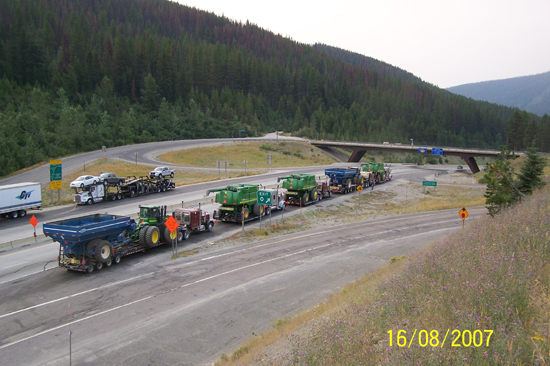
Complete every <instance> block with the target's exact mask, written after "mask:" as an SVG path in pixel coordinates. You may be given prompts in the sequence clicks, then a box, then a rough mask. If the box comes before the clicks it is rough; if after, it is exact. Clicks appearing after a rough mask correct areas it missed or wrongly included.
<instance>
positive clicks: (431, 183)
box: [422, 180, 437, 187]
mask: <svg viewBox="0 0 550 366" xmlns="http://www.w3.org/2000/svg"><path fill="white" fill-rule="evenodd" d="M422 185H423V186H427V187H437V182H436V181H433V180H424V181H422Z"/></svg>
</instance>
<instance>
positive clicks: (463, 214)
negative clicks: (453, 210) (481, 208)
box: [458, 207, 469, 221]
mask: <svg viewBox="0 0 550 366" xmlns="http://www.w3.org/2000/svg"><path fill="white" fill-rule="evenodd" d="M458 214H459V215H460V218H461V219H462V221H464V220H466V218H467V217H468V216H469V215H468V210H466V207H462V210H460V211H458Z"/></svg>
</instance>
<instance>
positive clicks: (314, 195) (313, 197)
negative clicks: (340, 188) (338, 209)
mask: <svg viewBox="0 0 550 366" xmlns="http://www.w3.org/2000/svg"><path fill="white" fill-rule="evenodd" d="M317 197H318V196H317V190H316V189H313V190H311V192H309V200H310V201H313V202H315V201H317Z"/></svg>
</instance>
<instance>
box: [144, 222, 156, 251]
mask: <svg viewBox="0 0 550 366" xmlns="http://www.w3.org/2000/svg"><path fill="white" fill-rule="evenodd" d="M140 234H141V233H140ZM159 242H160V231H159V228H158V227H156V226H149V228H148V229H147V234H146V235H145V244H146V245H147V247H148V248H153V247H156V246H157V245H159Z"/></svg>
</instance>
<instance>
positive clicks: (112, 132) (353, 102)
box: [0, 0, 550, 176]
mask: <svg viewBox="0 0 550 366" xmlns="http://www.w3.org/2000/svg"><path fill="white" fill-rule="evenodd" d="M289 11H291V10H289ZM0 16H1V22H0V176H3V175H6V174H9V173H11V172H13V171H15V170H18V169H21V168H24V167H26V166H30V165H32V164H35V163H37V162H41V161H44V160H47V159H49V158H59V157H62V156H65V155H68V154H73V153H77V152H83V151H89V150H95V149H98V148H100V147H101V146H102V145H105V146H107V147H113V146H118V145H123V144H131V143H140V142H150V141H162V140H171V139H193V138H207V137H232V136H238V134H239V130H245V131H246V134H247V135H248V136H253V135H259V134H261V133H264V132H269V131H274V130H275V129H278V130H284V131H285V132H292V133H294V134H296V135H299V136H304V137H309V138H321V139H334V140H349V141H371V142H376V141H378V142H381V141H392V142H404V143H405V142H408V141H409V139H410V138H414V141H415V143H418V144H434V145H440V146H464V147H485V148H497V147H498V146H500V145H502V144H505V143H509V141H508V140H509V139H507V137H506V136H507V134H506V133H507V130H508V131H509V132H510V131H512V130H513V128H512V127H511V126H510V125H511V124H512V122H513V121H516V122H517V121H519V122H517V123H516V124H515V125H514V126H516V125H517V126H516V127H517V128H518V129H522V133H521V136H522V137H521V144H522V147H523V144H524V142H525V143H529V141H530V139H529V135H532V136H535V135H536V136H541V138H540V139H539V140H543V138H542V137H543V135H544V134H543V133H542V132H543V131H542V130H538V129H543V127H544V126H548V125H549V124H550V121H548V118H547V116H545V117H544V121H543V123H541V121H538V120H535V119H534V117H533V116H532V115H527V114H526V113H521V112H519V111H517V110H516V111H514V110H513V109H511V108H507V107H501V106H497V105H495V104H490V103H485V102H476V101H473V100H471V99H467V98H464V97H461V96H457V95H454V94H452V93H450V92H447V91H445V90H441V89H438V88H436V87H434V86H432V85H429V84H427V83H424V82H423V81H422V80H420V79H419V78H417V77H415V76H414V75H412V74H410V73H408V72H406V71H404V70H400V69H398V68H395V67H392V66H391V65H388V64H385V63H383V62H380V61H377V60H374V59H372V58H368V57H365V56H361V55H358V54H354V53H351V52H347V51H343V50H340V49H337V48H334V47H329V46H326V45H306V44H300V43H297V42H295V41H293V40H291V39H288V38H284V37H282V36H280V35H275V34H273V33H271V32H268V31H266V30H264V29H262V28H261V27H260V26H258V25H255V24H250V23H248V22H247V23H246V24H242V23H240V22H235V21H232V20H230V19H227V18H225V17H219V16H216V15H214V14H212V13H208V12H205V11H201V10H198V9H195V8H189V7H185V6H182V5H180V4H177V3H173V2H170V1H167V0H0ZM388 47H391V45H388ZM514 113H515V114H514ZM545 123H546V124H545ZM516 127H514V128H516ZM533 128H534V129H533ZM514 131H515V130H514ZM533 131H534V132H533ZM516 132H517V131H516ZM516 132H514V133H516ZM546 133H547V134H549V133H550V131H548V132H546ZM516 137H517V136H516ZM549 142H550V136H548V139H547V140H545V142H543V141H539V142H538V143H539V145H541V148H543V149H546V151H548V145H549ZM518 148H519V147H518Z"/></svg>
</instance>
